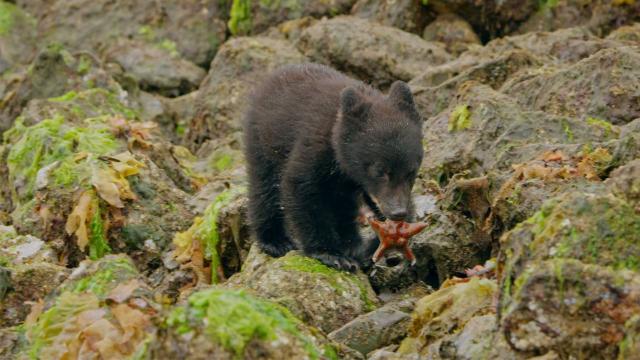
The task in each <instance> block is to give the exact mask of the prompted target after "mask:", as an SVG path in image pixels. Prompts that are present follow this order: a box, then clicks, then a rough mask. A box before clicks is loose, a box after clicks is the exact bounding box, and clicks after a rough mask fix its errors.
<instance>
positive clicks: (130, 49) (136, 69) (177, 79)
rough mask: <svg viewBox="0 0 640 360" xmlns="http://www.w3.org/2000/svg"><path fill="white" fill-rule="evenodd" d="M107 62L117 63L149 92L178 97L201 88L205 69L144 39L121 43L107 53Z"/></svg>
mask: <svg viewBox="0 0 640 360" xmlns="http://www.w3.org/2000/svg"><path fill="white" fill-rule="evenodd" d="M105 56H106V58H107V60H108V61H111V62H115V63H117V64H119V65H120V66H122V68H123V69H124V70H125V71H126V72H127V73H128V74H129V75H131V76H132V77H133V78H134V79H135V80H136V81H137V82H138V83H139V84H140V88H141V89H143V90H146V91H154V92H157V93H160V94H163V95H166V96H178V95H182V94H184V93H187V92H190V91H192V90H194V89H196V88H197V87H198V85H200V82H201V81H202V79H203V78H204V77H205V75H206V73H205V71H204V70H202V69H201V68H199V67H198V66H196V65H195V64H193V63H191V62H189V61H186V60H184V59H182V58H180V57H179V55H178V53H177V51H176V50H175V49H172V48H169V49H167V48H163V47H161V46H156V45H152V44H149V43H147V42H144V41H141V40H137V41H135V40H125V39H122V40H119V41H116V42H115V43H114V44H113V45H112V46H110V47H109V49H107V50H106V52H105Z"/></svg>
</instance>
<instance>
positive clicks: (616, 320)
mask: <svg viewBox="0 0 640 360" xmlns="http://www.w3.org/2000/svg"><path fill="white" fill-rule="evenodd" d="M624 173H625V171H621V172H620V173H619V175H618V176H623V174H624ZM615 185H616V183H615V182H613V188H614V189H615V191H616V192H617V191H618V190H619V188H617V187H616V186H615ZM593 214H598V216H597V217H594V216H593ZM639 226H640V216H639V215H638V213H637V211H636V210H635V209H634V207H633V206H632V205H631V204H629V203H628V202H627V201H626V199H623V198H619V197H616V196H614V195H612V194H608V193H606V192H604V193H598V194H588V193H579V192H577V193H566V194H564V195H561V196H559V197H557V198H554V199H552V200H550V201H548V202H547V203H546V204H545V205H544V206H543V208H542V209H541V210H540V211H538V212H537V213H536V214H534V215H533V216H532V217H531V218H529V219H528V220H527V221H525V222H522V223H521V224H519V225H518V226H517V227H515V228H514V229H513V230H511V231H509V232H508V233H507V234H506V235H505V236H504V237H503V239H502V250H501V255H500V258H499V269H501V270H500V274H501V275H500V286H501V290H502V291H501V300H500V308H501V313H500V314H501V316H500V321H501V329H502V331H503V333H504V334H505V336H506V339H507V341H509V343H510V344H511V346H513V347H514V348H515V349H517V350H519V351H523V352H529V353H532V352H538V351H539V349H550V350H553V351H555V352H557V353H558V354H559V355H560V356H561V357H564V356H568V355H569V354H572V355H577V356H581V355H580V354H593V355H590V356H595V358H603V359H604V358H611V357H616V355H617V354H618V351H619V349H620V346H621V345H620V344H621V343H622V342H623V341H628V339H630V338H632V337H633V336H635V335H633V332H629V331H628V329H626V328H625V327H626V326H627V325H625V323H626V322H627V321H628V320H630V318H631V316H632V314H634V313H637V312H638V311H639V310H640V309H639V306H640V305H638V304H640V297H639V296H640V295H639V294H640V288H638V286H639V285H640V277H638V274H637V269H638V264H640V260H639V259H640V247H638V244H640V242H639V241H638V234H640V232H639V231H638V230H639V229H640V227H639ZM530 309H536V310H535V311H531V310H530ZM625 336H628V338H625ZM625 339H626V340H625Z"/></svg>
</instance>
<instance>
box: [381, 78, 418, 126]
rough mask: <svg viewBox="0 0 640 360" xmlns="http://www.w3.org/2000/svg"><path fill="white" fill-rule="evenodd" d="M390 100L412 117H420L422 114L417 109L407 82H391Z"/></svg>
mask: <svg viewBox="0 0 640 360" xmlns="http://www.w3.org/2000/svg"><path fill="white" fill-rule="evenodd" d="M389 101H391V102H392V103H393V104H394V105H396V106H397V107H398V108H399V109H400V110H402V111H404V112H405V113H407V114H409V115H411V116H412V117H416V118H418V119H419V118H420V115H418V111H417V110H416V104H415V103H414V102H413V95H412V94H411V89H410V88H409V85H407V83H406V82H404V81H400V80H398V81H396V82H394V83H393V84H391V88H390V89H389Z"/></svg>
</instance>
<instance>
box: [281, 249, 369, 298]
mask: <svg viewBox="0 0 640 360" xmlns="http://www.w3.org/2000/svg"><path fill="white" fill-rule="evenodd" d="M278 261H281V262H282V268H283V269H286V270H293V271H301V272H306V273H312V274H320V275H322V276H324V277H325V278H326V279H327V280H328V281H329V283H330V284H331V286H332V287H333V288H334V289H336V290H338V291H344V287H343V286H342V285H341V282H340V281H339V280H342V282H346V283H351V284H355V285H356V286H357V287H358V289H359V291H360V299H361V300H362V302H363V303H364V308H365V311H372V310H375V308H376V304H375V302H374V301H373V300H372V299H370V298H369V295H368V292H367V286H366V285H365V283H364V282H363V280H362V279H360V278H358V277H357V276H356V275H354V274H352V273H349V272H346V271H340V270H336V269H333V268H331V267H328V266H326V265H324V264H323V263H321V262H320V261H319V260H317V259H313V258H310V257H307V256H300V255H293V256H285V257H282V258H280V259H279V260H278Z"/></svg>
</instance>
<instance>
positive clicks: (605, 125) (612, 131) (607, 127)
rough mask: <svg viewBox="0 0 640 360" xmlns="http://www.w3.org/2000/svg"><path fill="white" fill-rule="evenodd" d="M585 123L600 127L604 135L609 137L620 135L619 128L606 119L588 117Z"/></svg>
mask: <svg viewBox="0 0 640 360" xmlns="http://www.w3.org/2000/svg"><path fill="white" fill-rule="evenodd" d="M587 124H589V125H591V126H595V127H597V128H600V129H602V130H603V131H604V135H605V136H606V137H610V136H612V135H613V136H614V137H618V135H620V129H619V128H618V127H617V126H615V125H613V124H612V123H610V122H608V121H605V120H602V119H598V118H594V117H588V118H587Z"/></svg>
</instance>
